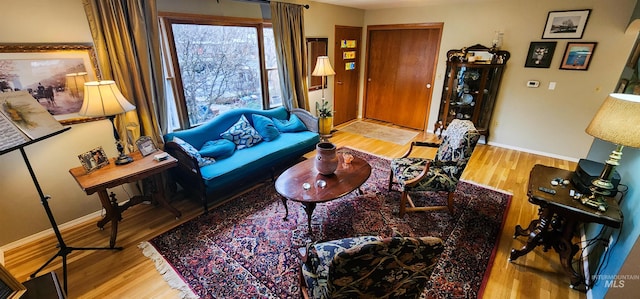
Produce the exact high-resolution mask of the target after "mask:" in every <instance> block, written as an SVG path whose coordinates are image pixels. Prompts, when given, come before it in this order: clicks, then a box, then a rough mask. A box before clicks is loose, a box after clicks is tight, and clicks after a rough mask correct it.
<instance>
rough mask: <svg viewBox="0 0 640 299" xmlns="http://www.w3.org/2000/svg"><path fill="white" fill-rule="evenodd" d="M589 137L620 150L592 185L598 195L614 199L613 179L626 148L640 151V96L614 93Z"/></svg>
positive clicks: (613, 154) (610, 159)
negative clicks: (609, 143) (609, 196)
mask: <svg viewBox="0 0 640 299" xmlns="http://www.w3.org/2000/svg"><path fill="white" fill-rule="evenodd" d="M585 131H586V132H587V134H589V135H591V136H593V137H596V138H598V139H602V140H604V141H608V142H611V143H613V144H615V145H616V148H615V149H614V150H613V151H612V152H611V155H609V159H608V160H607V161H605V166H604V169H602V173H601V174H600V176H599V177H598V178H597V179H595V180H593V181H592V185H593V187H595V188H592V189H593V190H592V191H593V192H594V193H598V194H602V195H610V194H611V193H612V192H611V190H613V188H614V187H613V184H612V183H611V176H612V175H613V173H614V170H615V167H616V166H618V165H620V159H621V158H622V149H623V148H624V147H625V146H630V147H635V148H640V96H637V95H632V94H620V93H612V94H610V95H609V96H607V98H606V99H605V100H604V103H602V106H600V109H599V110H598V112H596V115H595V116H594V117H593V119H592V120H591V123H590V124H589V126H588V127H587V129H586V130H585Z"/></svg>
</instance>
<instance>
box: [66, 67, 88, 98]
mask: <svg viewBox="0 0 640 299" xmlns="http://www.w3.org/2000/svg"><path fill="white" fill-rule="evenodd" d="M87 78H88V74H87V72H81V73H71V74H67V75H66V79H65V84H66V86H67V89H68V90H69V92H70V93H71V96H72V97H74V98H81V97H82V91H83V90H84V83H85V82H87V81H88V80H87Z"/></svg>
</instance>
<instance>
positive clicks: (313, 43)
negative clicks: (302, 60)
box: [307, 37, 329, 90]
mask: <svg viewBox="0 0 640 299" xmlns="http://www.w3.org/2000/svg"><path fill="white" fill-rule="evenodd" d="M328 45H329V39H328V38H326V37H308V38H307V59H308V60H309V63H308V69H307V77H308V78H309V90H319V89H321V88H322V77H321V76H311V73H312V72H313V69H314V68H315V67H316V60H317V59H318V56H327V53H328V52H327V51H328ZM326 84H327V83H326V82H325V86H324V87H325V88H326V87H327V86H326Z"/></svg>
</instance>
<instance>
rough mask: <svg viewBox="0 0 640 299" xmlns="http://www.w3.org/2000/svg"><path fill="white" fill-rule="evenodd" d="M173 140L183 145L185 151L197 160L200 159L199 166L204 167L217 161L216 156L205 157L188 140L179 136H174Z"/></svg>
mask: <svg viewBox="0 0 640 299" xmlns="http://www.w3.org/2000/svg"><path fill="white" fill-rule="evenodd" d="M173 142H175V143H177V144H178V145H179V146H180V147H182V149H184V151H185V152H187V153H188V154H189V155H191V156H192V157H194V158H196V160H197V161H198V166H200V167H204V166H207V165H210V164H213V163H215V162H216V160H215V159H214V158H211V157H203V156H202V155H200V153H199V152H198V150H197V149H196V148H195V147H193V146H192V145H191V144H189V143H188V142H186V141H184V140H182V139H180V138H178V137H173Z"/></svg>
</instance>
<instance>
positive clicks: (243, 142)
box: [220, 115, 262, 150]
mask: <svg viewBox="0 0 640 299" xmlns="http://www.w3.org/2000/svg"><path fill="white" fill-rule="evenodd" d="M220 137H222V138H224V139H228V140H231V141H233V143H235V144H236V146H237V149H238V150H241V149H244V148H248V147H252V146H254V145H256V144H258V143H259V142H260V141H262V137H261V136H260V134H258V131H256V129H254V128H253V127H252V126H251V124H250V123H249V121H248V120H247V118H246V117H244V115H242V116H240V119H238V121H237V122H236V123H235V124H233V126H231V127H230V128H229V129H227V130H226V131H225V132H224V133H222V134H220Z"/></svg>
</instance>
